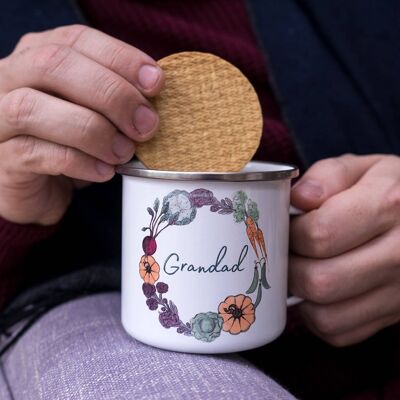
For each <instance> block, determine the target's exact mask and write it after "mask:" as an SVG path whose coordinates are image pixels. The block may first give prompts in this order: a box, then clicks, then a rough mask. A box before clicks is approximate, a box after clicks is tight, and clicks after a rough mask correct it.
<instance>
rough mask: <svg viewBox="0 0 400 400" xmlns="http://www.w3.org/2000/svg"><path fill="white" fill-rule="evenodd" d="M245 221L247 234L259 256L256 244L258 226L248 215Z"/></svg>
mask: <svg viewBox="0 0 400 400" xmlns="http://www.w3.org/2000/svg"><path fill="white" fill-rule="evenodd" d="M245 223H246V226H247V228H246V233H247V236H248V238H249V240H250V243H251V245H252V247H253V249H254V251H255V253H256V255H257V258H258V251H257V246H256V239H257V226H256V224H255V222H254V221H253V219H252V218H251V217H247V218H246V221H245Z"/></svg>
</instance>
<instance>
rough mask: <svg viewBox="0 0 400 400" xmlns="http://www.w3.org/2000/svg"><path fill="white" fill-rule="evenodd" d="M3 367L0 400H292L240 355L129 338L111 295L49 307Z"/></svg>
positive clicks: (114, 296)
mask: <svg viewBox="0 0 400 400" xmlns="http://www.w3.org/2000/svg"><path fill="white" fill-rule="evenodd" d="M2 362H3V371H4V376H5V377H6V381H4V380H3V381H2V377H1V376H0V394H2V393H3V391H4V393H5V395H4V396H1V397H0V398H1V399H3V398H4V399H8V398H13V399H14V400H19V399H21V400H22V399H23V400H38V399H43V400H46V399H52V400H53V399H60V400H63V399H68V400H69V399H74V400H75V399H85V400H92V399H93V400H94V399H96V400H97V399H102V400H107V399H194V400H195V399H210V400H212V399H222V398H229V399H248V398H252V399H293V397H292V396H291V395H290V394H288V393H287V392H286V391H285V390H284V389H283V388H282V387H280V386H279V385H278V384H277V383H276V382H274V381H273V380H272V379H270V378H269V377H268V376H267V375H265V374H264V373H263V372H261V371H260V370H259V369H257V368H256V367H255V366H253V365H252V364H250V363H249V362H248V361H246V360H244V359H243V358H241V357H240V356H238V355H224V356H210V355H195V354H183V353H174V352H169V351H163V350H160V349H156V348H153V347H149V346H147V345H144V344H142V343H140V342H138V341H136V340H134V339H132V338H131V337H130V336H128V335H127V334H126V333H125V331H124V330H123V328H122V326H121V324H120V295H119V294H117V293H108V294H100V295H94V296H89V297H85V298H81V299H78V300H75V301H72V302H69V303H66V304H63V305H61V306H59V307H57V308H55V309H53V310H52V311H50V312H49V313H47V314H46V315H45V316H43V317H42V318H41V319H40V320H39V321H37V322H36V324H35V325H33V326H32V327H31V328H30V330H29V331H28V332H27V333H26V334H25V335H24V336H23V337H22V338H21V339H20V340H19V341H18V343H17V344H16V345H15V346H14V347H13V348H12V349H10V350H9V352H8V353H7V354H6V355H5V356H4V357H3V361H2ZM7 386H8V387H9V388H10V390H11V391H12V396H13V397H10V396H9V397H7V393H8V392H7V390H8V389H7Z"/></svg>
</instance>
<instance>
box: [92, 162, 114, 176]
mask: <svg viewBox="0 0 400 400" xmlns="http://www.w3.org/2000/svg"><path fill="white" fill-rule="evenodd" d="M96 169H97V172H98V173H99V174H100V175H103V176H109V175H111V174H112V173H113V172H114V167H112V166H111V165H108V164H106V163H104V162H103V161H99V160H97V161H96Z"/></svg>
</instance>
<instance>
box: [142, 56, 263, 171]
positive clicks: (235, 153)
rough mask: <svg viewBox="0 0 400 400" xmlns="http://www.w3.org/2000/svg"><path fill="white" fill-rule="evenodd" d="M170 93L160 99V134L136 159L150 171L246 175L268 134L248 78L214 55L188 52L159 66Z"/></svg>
mask: <svg viewBox="0 0 400 400" xmlns="http://www.w3.org/2000/svg"><path fill="white" fill-rule="evenodd" d="M159 65H160V67H161V68H162V69H163V70H164V72H165V77H166V81H165V88H164V90H163V91H162V92H161V94H160V95H159V96H157V97H156V98H154V99H153V100H152V101H153V104H154V107H155V108H156V109H157V111H158V113H159V116H160V129H159V131H158V133H157V134H156V135H155V136H154V138H152V139H151V140H149V141H148V142H144V143H137V150H136V155H137V157H138V158H139V160H140V161H141V162H142V163H143V164H144V165H145V166H146V167H147V168H150V169H157V170H168V171H171V170H173V171H197V172H199V171H207V172H236V171H240V170H241V169H242V168H243V167H244V166H245V165H246V164H247V163H248V162H249V161H250V159H251V158H252V157H253V155H254V153H255V152H256V150H257V148H258V146H259V143H260V139H261V134H262V124H263V118H262V112H261V107H260V103H259V100H258V96H257V94H256V92H255V90H254V88H253V86H252V85H251V83H250V82H249V81H248V79H247V78H246V77H245V76H244V75H243V74H242V72H241V71H240V70H239V69H238V68H236V67H235V66H233V65H232V64H230V63H229V62H227V61H225V60H223V59H221V58H220V57H217V56H215V55H212V54H208V53H200V52H183V53H177V54H173V55H171V56H168V57H165V58H163V59H161V60H160V61H159Z"/></svg>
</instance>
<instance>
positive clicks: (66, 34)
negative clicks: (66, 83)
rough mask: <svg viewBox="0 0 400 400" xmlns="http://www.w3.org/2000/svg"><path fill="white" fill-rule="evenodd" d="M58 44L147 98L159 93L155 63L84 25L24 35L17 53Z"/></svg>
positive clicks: (160, 79)
mask: <svg viewBox="0 0 400 400" xmlns="http://www.w3.org/2000/svg"><path fill="white" fill-rule="evenodd" d="M53 43H55V44H61V45H66V46H68V47H72V48H73V49H75V50H76V51H78V52H80V53H82V54H84V55H85V56H87V57H89V58H91V59H92V60H94V61H96V62H97V63H99V64H102V65H103V66H104V67H106V68H108V69H111V70H112V71H114V72H115V73H117V74H118V75H120V76H122V77H123V78H125V79H126V80H127V81H128V82H130V83H131V84H133V85H134V86H136V87H137V88H138V89H140V91H141V92H142V93H143V94H145V95H146V96H154V95H156V94H158V93H159V92H160V90H161V89H162V87H163V84H164V74H163V71H162V70H161V68H160V67H159V66H158V65H157V63H156V62H155V61H154V60H153V59H152V58H151V57H150V56H148V55H147V54H145V53H143V52H142V51H140V50H139V49H137V48H135V47H133V46H130V45H128V44H127V43H124V42H122V41H121V40H118V39H115V38H113V37H111V36H109V35H106V34H105V33H102V32H100V31H98V30H95V29H92V28H89V27H87V26H84V25H70V26H64V27H61V28H56V29H52V30H49V31H45V32H40V33H30V34H27V35H25V36H24V37H23V38H22V39H21V40H20V42H19V44H18V46H17V48H16V51H17V52H18V51H21V50H23V49H26V48H28V47H40V46H43V45H46V44H53Z"/></svg>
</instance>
